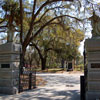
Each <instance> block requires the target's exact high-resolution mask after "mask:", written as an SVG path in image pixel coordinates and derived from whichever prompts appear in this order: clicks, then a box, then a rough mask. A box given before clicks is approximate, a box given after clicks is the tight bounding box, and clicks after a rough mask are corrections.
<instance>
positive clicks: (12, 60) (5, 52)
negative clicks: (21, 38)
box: [0, 42, 21, 94]
mask: <svg viewBox="0 0 100 100" xmlns="http://www.w3.org/2000/svg"><path fill="white" fill-rule="evenodd" d="M20 47H21V46H20V45H19V44H15V43H13V42H8V43H5V44H2V45H0V94H1V93H3V94H16V93H18V86H19V64H20Z"/></svg>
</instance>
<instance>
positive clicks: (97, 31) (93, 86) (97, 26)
mask: <svg viewBox="0 0 100 100" xmlns="http://www.w3.org/2000/svg"><path fill="white" fill-rule="evenodd" d="M90 19H91V24H92V28H93V30H92V38H91V39H87V40H86V41H85V51H86V56H87V57H86V63H87V79H86V80H85V81H86V95H85V97H86V100H99V99H100V18H99V16H97V15H96V14H95V12H93V16H92V17H91V18H90Z"/></svg>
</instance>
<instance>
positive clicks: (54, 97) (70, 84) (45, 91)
mask: <svg viewBox="0 0 100 100" xmlns="http://www.w3.org/2000/svg"><path fill="white" fill-rule="evenodd" d="M37 75H38V76H41V77H43V79H44V80H46V81H47V83H46V85H45V86H43V87H38V88H37V89H34V90H31V91H26V92H23V93H20V94H17V95H10V96H9V95H1V96H0V100H80V75H82V74H68V73H63V74H37Z"/></svg>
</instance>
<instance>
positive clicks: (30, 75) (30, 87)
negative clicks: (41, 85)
mask: <svg viewBox="0 0 100 100" xmlns="http://www.w3.org/2000/svg"><path fill="white" fill-rule="evenodd" d="M29 89H30V90H31V89H32V73H29Z"/></svg>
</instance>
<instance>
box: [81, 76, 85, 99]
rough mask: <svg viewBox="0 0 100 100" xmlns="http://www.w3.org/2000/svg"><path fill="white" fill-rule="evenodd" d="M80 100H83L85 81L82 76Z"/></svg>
mask: <svg viewBox="0 0 100 100" xmlns="http://www.w3.org/2000/svg"><path fill="white" fill-rule="evenodd" d="M80 98H81V99H80V100H85V79H84V76H80Z"/></svg>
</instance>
